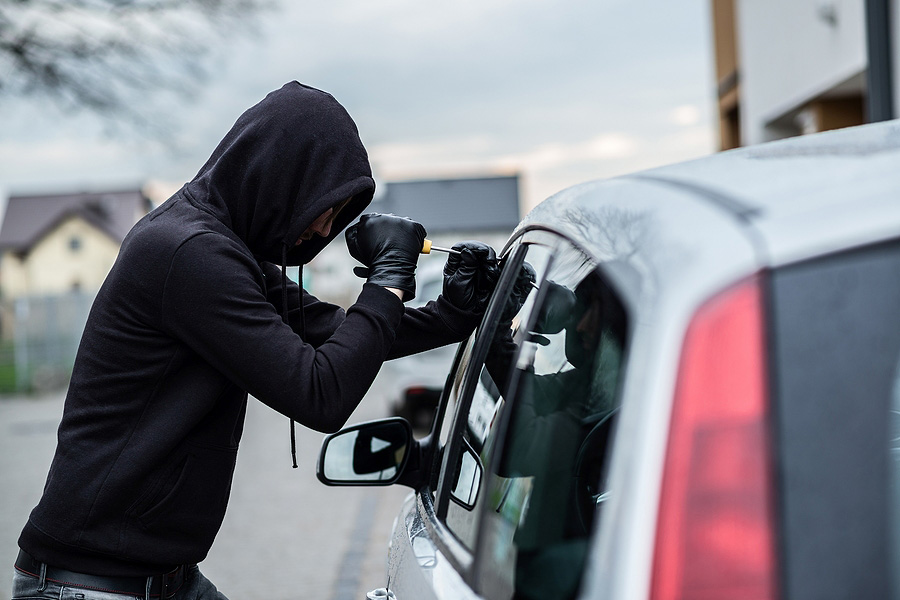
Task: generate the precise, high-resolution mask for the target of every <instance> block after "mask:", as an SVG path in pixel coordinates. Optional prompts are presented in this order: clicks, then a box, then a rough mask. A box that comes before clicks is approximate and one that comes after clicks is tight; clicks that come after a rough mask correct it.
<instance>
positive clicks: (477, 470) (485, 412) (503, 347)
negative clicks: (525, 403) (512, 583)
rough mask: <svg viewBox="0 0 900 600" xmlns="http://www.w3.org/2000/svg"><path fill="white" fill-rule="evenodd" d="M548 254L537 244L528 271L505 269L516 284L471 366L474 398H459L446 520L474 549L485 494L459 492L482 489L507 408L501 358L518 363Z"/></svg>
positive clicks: (529, 256) (504, 366)
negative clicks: (519, 340) (519, 336)
mask: <svg viewBox="0 0 900 600" xmlns="http://www.w3.org/2000/svg"><path fill="white" fill-rule="evenodd" d="M550 256H551V250H550V249H549V248H547V247H546V246H543V245H537V244H533V245H531V246H529V247H528V249H527V250H526V253H525V263H526V264H527V267H523V266H521V265H520V264H518V263H513V264H510V265H507V268H512V269H515V270H516V271H518V272H519V273H517V274H516V278H517V281H516V283H515V284H514V285H513V286H512V290H511V291H510V293H509V295H508V296H507V297H506V298H505V299H503V302H504V306H503V309H502V310H501V311H500V315H499V320H498V323H497V327H496V330H495V333H494V336H493V339H492V340H490V341H489V343H490V348H489V350H488V352H487V356H488V360H487V362H486V363H485V364H481V365H472V366H471V367H470V372H471V373H473V374H474V376H476V377H477V383H476V385H475V386H474V390H473V392H472V395H471V398H466V399H464V400H465V401H463V399H460V406H461V407H464V408H465V409H466V412H465V415H462V416H461V417H460V418H459V419H458V420H457V423H460V425H461V426H460V430H459V431H456V432H455V433H457V434H459V435H460V436H461V445H462V446H461V447H462V448H463V450H462V451H459V452H458V453H457V454H456V455H455V457H454V458H455V460H453V461H452V464H450V461H449V460H448V464H447V466H446V467H445V468H446V469H447V473H446V476H445V479H446V481H447V483H446V487H447V494H448V496H449V501H448V502H447V503H446V514H445V515H444V520H445V523H446V525H447V528H448V529H449V530H450V531H452V532H453V534H454V535H456V537H457V538H459V540H460V541H461V542H462V543H463V544H464V545H465V546H466V547H467V548H469V549H470V550H471V549H473V548H474V544H475V533H476V517H477V516H478V511H477V510H476V507H477V505H478V502H479V501H480V500H481V499H482V498H483V496H481V495H480V494H473V493H469V492H466V493H465V494H461V493H460V491H461V490H478V489H480V487H481V485H480V484H481V473H482V472H483V469H484V457H485V456H486V451H487V448H486V444H485V442H486V440H487V439H488V437H489V434H490V432H491V430H492V429H493V428H494V427H495V426H496V425H497V424H498V423H499V421H498V419H497V415H498V413H499V411H500V408H501V407H502V404H503V392H502V389H503V388H504V386H505V385H506V384H507V379H508V375H509V373H510V370H509V365H508V364H501V360H500V357H505V358H504V359H503V360H505V361H507V362H509V363H511V361H514V360H515V356H514V352H515V349H516V346H515V345H514V343H513V341H512V340H513V336H514V334H515V330H516V329H517V328H518V327H519V325H520V324H521V323H522V322H523V321H524V320H525V318H526V316H527V314H529V312H530V310H531V307H532V305H533V304H534V300H535V297H536V296H537V290H536V286H535V285H534V281H535V280H538V281H539V280H540V278H541V277H542V276H543V274H544V272H545V271H546V269H547V265H548V263H549V260H550ZM488 365H490V368H489V367H488ZM473 461H474V463H473ZM475 478H478V481H475ZM473 500H474V501H473Z"/></svg>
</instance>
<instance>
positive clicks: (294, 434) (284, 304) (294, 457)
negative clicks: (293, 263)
mask: <svg viewBox="0 0 900 600" xmlns="http://www.w3.org/2000/svg"><path fill="white" fill-rule="evenodd" d="M287 252H288V247H287V244H282V246H281V319H282V321H284V322H285V324H287V325H288V326H290V324H291V320H290V317H288V298H287ZM298 284H299V286H300V337H301V338H305V337H306V315H305V314H304V312H303V265H300V270H299V272H298ZM291 462H292V464H293V467H294V468H295V469H296V468H297V431H296V425H295V423H294V419H291Z"/></svg>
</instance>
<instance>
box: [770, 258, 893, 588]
mask: <svg viewBox="0 0 900 600" xmlns="http://www.w3.org/2000/svg"><path fill="white" fill-rule="evenodd" d="M769 294H770V298H769V302H768V305H769V307H770V312H771V324H770V336H771V341H770V345H771V347H772V356H771V357H770V364H771V368H772V387H773V396H774V397H773V412H774V423H775V432H776V434H777V441H778V443H777V444H776V449H777V452H778V456H777V458H778V477H779V490H780V494H781V497H780V499H779V519H780V522H781V524H782V525H781V531H780V535H779V537H780V539H779V549H780V551H781V557H780V558H781V562H782V565H783V569H784V571H785V574H786V577H785V578H784V584H783V585H784V597H785V598H792V599H799V600H805V599H813V598H815V599H816V600H827V599H831V598H849V597H853V598H890V597H893V598H898V597H900V595H898V594H900V585H898V584H900V576H898V573H900V508H898V507H900V461H898V459H900V454H898V452H897V450H896V448H897V438H898V437H900V429H895V430H893V431H892V430H891V426H892V424H894V425H896V424H897V413H898V411H900V394H898V392H897V383H896V382H897V377H898V363H900V242H897V241H894V242H892V243H885V244H878V245H875V246H870V247H866V248H859V249H856V250H853V251H849V252H842V253H838V254H834V255H829V256H825V257H821V258H817V259H815V260H810V261H805V262H802V263H798V264H794V265H788V266H786V267H782V268H779V269H776V270H774V271H773V272H772V275H771V284H770V290H769ZM892 585H893V586H894V590H893V594H892V593H891V589H890V588H891V586H892Z"/></svg>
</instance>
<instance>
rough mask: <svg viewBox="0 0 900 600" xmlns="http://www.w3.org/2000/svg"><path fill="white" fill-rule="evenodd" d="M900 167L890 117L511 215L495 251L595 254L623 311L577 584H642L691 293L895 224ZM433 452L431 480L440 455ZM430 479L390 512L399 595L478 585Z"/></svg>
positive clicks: (646, 578) (633, 592) (762, 276)
mask: <svg viewBox="0 0 900 600" xmlns="http://www.w3.org/2000/svg"><path fill="white" fill-rule="evenodd" d="M898 175H900V121H893V122H889V123H882V124H876V125H870V126H863V127H856V128H851V129H848V130H843V131H838V132H829V133H824V134H817V135H813V136H805V137H802V138H797V139H791V140H782V141H779V142H773V143H769V144H764V145H761V146H757V147H751V148H743V149H738V150H734V151H729V152H723V153H719V154H716V155H713V156H709V157H705V158H701V159H697V160H694V161H690V162H686V163H681V164H678V165H672V166H667V167H661V168H658V169H652V170H648V171H644V172H641V173H637V174H633V175H627V176H623V177H618V178H614V179H610V180H605V181H594V182H588V183H584V184H580V185H576V186H573V187H571V188H568V189H566V190H563V191H561V192H559V193H558V194H555V195H554V196H551V197H550V198H548V199H547V200H545V201H544V202H542V203H541V204H539V205H538V206H537V207H535V208H534V209H533V210H532V211H531V212H530V213H529V214H528V215H527V216H526V217H525V218H524V219H523V220H522V222H521V223H520V224H519V226H518V227H517V228H516V230H515V231H514V232H513V234H512V236H511V237H510V239H509V241H508V242H507V244H506V247H505V248H504V250H503V252H502V253H501V255H503V256H505V257H508V256H510V254H511V253H512V252H513V250H515V249H516V248H517V247H518V246H519V245H520V244H523V243H528V242H530V241H534V240H538V239H539V238H545V237H547V236H551V237H552V236H560V237H561V238H564V239H566V240H568V241H569V242H571V243H572V244H574V245H576V246H577V247H579V248H580V249H582V250H583V251H584V253H586V254H587V255H589V256H590V257H592V258H593V259H594V260H596V262H597V263H598V264H599V267H598V269H599V271H601V272H602V274H603V276H604V277H605V278H607V279H608V280H609V282H610V284H611V285H612V286H613V287H614V288H615V290H616V292H617V293H618V294H619V295H620V296H621V298H620V299H621V302H622V303H623V305H624V306H625V308H626V312H627V313H628V318H629V324H630V327H629V332H628V336H629V339H628V352H627V356H626V358H625V361H626V366H625V368H624V374H623V378H622V380H621V387H620V396H621V398H620V402H621V409H620V413H619V415H618V422H617V425H616V430H615V432H614V434H613V435H614V438H613V442H612V444H613V446H612V452H611V460H610V461H609V463H608V465H607V472H608V475H607V477H608V489H610V490H613V491H612V493H611V494H610V496H609V498H608V499H607V500H606V501H605V502H604V503H603V505H602V511H600V513H601V514H600V517H599V518H598V520H599V523H600V525H599V526H597V525H596V524H595V528H594V532H593V535H592V537H591V541H590V544H591V546H590V551H589V555H588V558H587V563H586V566H585V575H584V580H583V583H582V587H581V593H580V595H579V597H580V598H591V599H593V600H600V599H603V600H613V599H615V600H625V599H627V600H632V599H645V598H648V597H649V593H650V587H651V583H652V579H653V568H654V564H653V561H654V547H655V536H656V519H657V513H658V509H659V503H660V490H661V485H662V474H663V468H664V464H665V454H666V450H667V444H668V435H669V427H670V423H669V421H670V419H669V416H670V413H671V410H672V402H673V397H674V395H675V385H676V380H677V377H678V369H679V360H680V357H681V353H682V348H683V345H684V339H685V333H686V331H687V329H688V327H689V325H690V324H691V321H692V319H693V318H694V316H695V315H696V313H697V311H698V309H699V308H700V307H701V306H703V305H704V304H705V303H707V302H708V301H709V300H710V299H711V298H713V297H715V296H717V295H718V294H720V293H722V292H724V291H726V290H728V289H730V288H732V287H734V286H737V285H739V284H741V282H744V281H747V280H749V279H751V278H757V279H759V280H760V281H762V285H763V292H764V293H767V292H768V288H767V287H766V286H767V285H768V283H769V279H768V278H769V277H770V276H771V275H772V273H773V272H776V273H777V270H778V269H783V268H785V267H787V266H789V265H795V264H803V262H802V261H806V260H807V259H811V258H813V257H819V256H823V255H829V254H832V253H837V252H843V251H846V250H848V249H853V248H857V247H862V246H870V245H872V244H878V243H879V242H882V241H885V240H896V239H898V237H900V176H898ZM445 395H446V393H445ZM513 401H514V400H513ZM454 417H455V416H454V415H453V414H447V415H444V419H445V420H450V422H453V420H454ZM431 435H432V438H433V439H432V441H434V438H436V437H437V436H436V432H435V431H432V434H431ZM441 441H443V440H441ZM439 458H440V457H438V459H436V460H435V464H442V465H443V469H442V471H441V483H439V487H440V485H442V484H445V483H446V482H445V481H444V479H445V477H448V476H447V475H446V472H447V471H449V469H448V463H449V458H448V457H446V456H445V457H444V460H443V461H441V460H439ZM430 494H431V491H429V490H428V489H427V488H426V489H424V490H419V493H417V494H415V495H414V496H413V497H411V498H410V499H409V500H408V501H407V502H406V503H405V504H404V506H403V508H402V511H401V515H400V517H399V518H398V520H397V522H396V526H395V531H394V535H393V538H392V544H391V555H390V565H389V584H390V588H391V589H392V590H393V591H394V593H395V594H396V596H397V598H398V599H400V600H408V598H410V597H414V598H423V599H426V600H427V599H429V598H441V599H443V598H465V599H468V598H478V597H479V596H478V595H477V594H476V593H475V592H473V591H472V588H471V585H472V581H467V577H469V578H471V575H466V571H467V569H468V567H469V564H470V562H471V555H470V554H469V553H468V552H467V551H466V550H464V549H463V548H462V546H461V544H460V542H459V541H458V540H456V538H455V537H454V536H453V534H452V533H450V531H449V530H448V529H447V528H446V527H445V526H444V525H443V524H442V523H441V522H440V521H439V520H438V519H437V518H436V516H435V510H434V507H433V506H432V500H431V495H430ZM467 557H468V558H467ZM426 559H427V560H426Z"/></svg>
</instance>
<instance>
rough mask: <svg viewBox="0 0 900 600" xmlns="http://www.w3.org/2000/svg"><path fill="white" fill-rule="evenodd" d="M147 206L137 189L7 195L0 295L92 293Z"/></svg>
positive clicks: (0, 243) (1, 233)
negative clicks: (94, 192) (105, 191)
mask: <svg viewBox="0 0 900 600" xmlns="http://www.w3.org/2000/svg"><path fill="white" fill-rule="evenodd" d="M148 210H149V201H148V200H147V198H146V197H145V196H144V194H143V193H141V192H140V191H125V192H110V193H96V194H61V195H44V196H13V197H11V198H9V200H8V203H7V206H6V213H5V215H4V219H3V225H2V228H0V252H2V255H0V297H2V299H3V300H5V301H11V300H15V299H16V298H20V297H26V296H56V295H61V294H64V293H66V292H69V291H73V290H75V291H83V292H86V293H88V294H92V293H93V292H95V291H96V290H98V289H99V288H100V285H101V284H102V283H103V280H104V279H105V278H106V275H107V273H108V272H109V269H110V268H111V267H112V265H113V263H114V262H115V260H116V256H117V254H118V251H119V246H120V245H121V243H122V240H123V239H124V237H125V235H126V234H127V233H128V231H129V230H130V229H131V227H132V226H133V225H134V223H136V222H137V220H138V219H140V217H141V216H143V215H144V214H146V212H147V211H148Z"/></svg>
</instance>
